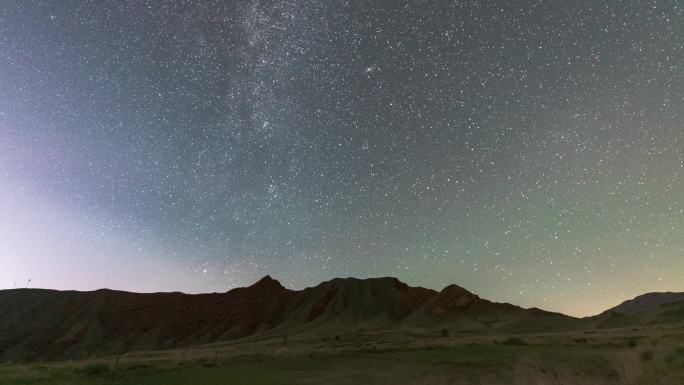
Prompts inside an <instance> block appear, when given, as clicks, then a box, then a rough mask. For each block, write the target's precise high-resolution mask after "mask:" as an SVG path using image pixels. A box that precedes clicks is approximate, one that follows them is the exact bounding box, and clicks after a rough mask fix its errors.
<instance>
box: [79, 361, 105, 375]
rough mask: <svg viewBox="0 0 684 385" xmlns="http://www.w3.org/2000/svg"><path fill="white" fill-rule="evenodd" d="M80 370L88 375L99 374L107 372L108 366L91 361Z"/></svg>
mask: <svg viewBox="0 0 684 385" xmlns="http://www.w3.org/2000/svg"><path fill="white" fill-rule="evenodd" d="M81 372H82V373H84V374H87V375H89V376H100V375H103V374H105V373H108V372H109V366H108V365H106V364H103V363H91V364H88V365H86V366H84V367H83V369H81Z"/></svg>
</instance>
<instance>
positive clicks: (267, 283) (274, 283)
mask: <svg viewBox="0 0 684 385" xmlns="http://www.w3.org/2000/svg"><path fill="white" fill-rule="evenodd" d="M252 287H273V288H278V289H284V287H283V285H281V284H280V282H278V280H276V279H273V278H272V277H271V276H270V275H265V276H264V277H263V278H261V279H260V280H258V281H257V282H256V283H254V284H253V285H252Z"/></svg>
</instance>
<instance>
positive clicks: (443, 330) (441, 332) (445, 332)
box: [439, 329, 449, 338]
mask: <svg viewBox="0 0 684 385" xmlns="http://www.w3.org/2000/svg"><path fill="white" fill-rule="evenodd" d="M439 333H440V334H441V335H442V337H445V338H446V337H449V331H448V330H447V329H442V330H440V332H439Z"/></svg>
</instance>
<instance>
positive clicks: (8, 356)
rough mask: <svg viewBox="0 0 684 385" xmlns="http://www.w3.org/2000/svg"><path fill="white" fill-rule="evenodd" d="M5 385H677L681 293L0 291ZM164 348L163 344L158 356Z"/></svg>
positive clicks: (355, 283) (380, 286) (381, 288)
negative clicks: (561, 306) (581, 311)
mask: <svg viewBox="0 0 684 385" xmlns="http://www.w3.org/2000/svg"><path fill="white" fill-rule="evenodd" d="M0 314H3V317H2V319H1V320H0V331H2V334H0V360H2V362H4V363H5V364H4V365H1V366H0V380H1V381H2V383H3V384H5V383H7V384H79V383H84V384H88V383H102V384H129V383H130V384H148V383H149V384H184V383H202V384H204V383H206V384H226V383H227V384H318V383H332V384H356V383H359V382H364V383H371V384H375V383H377V384H382V383H397V384H414V383H415V384H461V383H463V384H469V383H478V384H490V383H492V384H495V383H515V384H547V383H548V384H551V383H553V384H677V383H681V381H684V322H682V320H683V319H684V293H649V294H645V295H643V296H639V297H637V298H635V299H633V300H629V301H626V302H624V303H622V304H620V305H618V306H616V307H614V308H611V309H608V310H606V311H605V312H602V313H601V314H598V315H595V316H592V317H585V318H575V317H570V316H566V315H563V314H560V313H551V312H547V311H544V310H540V309H536V308H533V309H524V308H520V307H518V306H514V305H511V304H507V303H495V302H490V301H488V300H485V299H482V298H480V297H478V296H477V295H475V294H473V293H471V292H469V291H467V290H465V289H463V288H461V287H459V286H457V285H449V286H447V287H445V288H444V289H443V290H441V291H439V292H437V291H434V290H430V289H425V288H421V287H411V286H408V285H406V284H404V283H402V282H401V281H399V280H397V279H396V278H370V279H364V280H360V279H356V278H345V279H340V278H337V279H333V280H331V281H327V282H323V283H321V284H320V285H317V286H315V287H310V288H306V289H304V290H301V291H295V290H289V289H286V288H284V287H283V286H282V285H281V284H280V283H279V282H278V281H276V280H274V279H273V278H271V277H270V276H266V277H264V278H262V279H261V280H259V281H258V282H256V283H255V284H253V285H251V286H249V287H245V288H236V289H233V290H231V291H229V292H226V293H212V294H196V295H189V294H183V293H178V292H175V293H149V294H140V293H130V292H121V291H114V290H105V289H102V290H97V291H93V292H75V291H54V290H44V289H16V290H4V291H0ZM162 349H163V350H162Z"/></svg>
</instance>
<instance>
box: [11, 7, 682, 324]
mask: <svg viewBox="0 0 684 385" xmlns="http://www.w3.org/2000/svg"><path fill="white" fill-rule="evenodd" d="M683 63H684V12H683V11H682V5H681V3H679V2H678V1H674V0H672V1H667V0H663V1H644V2H639V1H630V2H617V1H606V2H594V1H522V2H517V1H516V2H511V1H501V2H476V1H450V2H447V1H394V0H392V1H390V0H383V1H372V2H371V1H365V2H357V1H314V0H292V1H273V0H268V1H267V0H263V1H255V0H251V1H247V0H236V1H176V2H160V1H137V0H136V1H84V0H81V1H76V0H72V1H60V2H42V1H24V0H21V1H5V2H3V3H2V4H1V5H0V90H2V92H0V196H2V200H0V213H3V214H2V215H0V216H1V217H2V218H0V240H1V243H2V244H1V245H0V259H1V264H2V268H0V288H9V287H13V286H18V287H19V286H26V285H27V284H28V279H29V278H30V279H32V282H31V283H30V285H32V286H40V287H51V288H60V289H66V288H75V289H95V288H99V287H103V286H107V287H112V288H117V289H126V290H141V291H158V290H181V291H188V292H201V291H226V290H228V289H230V288H232V287H235V286H242V285H247V284H250V283H252V282H253V281H255V280H256V279H258V278H259V277H260V276H262V275H265V274H271V275H273V276H274V277H276V278H278V279H280V280H281V281H282V282H283V284H285V285H286V286H289V287H292V288H301V287H305V286H309V285H312V284H316V283H318V282H319V281H322V280H325V279H329V278H332V277H337V276H356V277H368V276H388V275H391V276H396V277H398V278H400V279H402V280H404V281H406V282H407V283H409V284H412V285H422V286H426V287H431V288H436V289H439V288H441V287H443V286H444V285H446V284H448V283H453V282H456V283H458V284H460V285H462V286H464V287H466V288H468V289H470V290H472V291H474V292H477V293H478V294H480V295H481V296H483V297H486V298H490V299H493V300H496V301H509V302H513V303H516V304H520V305H523V306H537V307H542V308H545V309H550V310H557V311H563V312H567V313H571V314H581V315H585V314H591V313H595V312H598V311H600V310H602V309H604V308H606V307H608V306H611V305H614V304H616V303H617V302H620V301H621V300H623V299H626V298H628V297H632V296H634V295H637V294H641V293H643V292H646V291H656V290H680V291H681V290H684V273H683V272H684V177H683V176H682V173H684V98H683V96H682V95H684V68H683Z"/></svg>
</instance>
